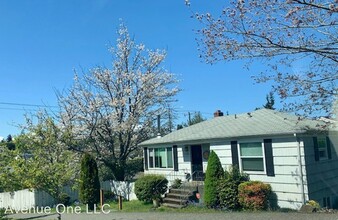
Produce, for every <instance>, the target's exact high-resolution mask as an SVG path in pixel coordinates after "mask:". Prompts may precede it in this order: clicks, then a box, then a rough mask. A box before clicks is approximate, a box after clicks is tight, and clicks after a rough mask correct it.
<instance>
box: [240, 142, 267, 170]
mask: <svg viewBox="0 0 338 220" xmlns="http://www.w3.org/2000/svg"><path fill="white" fill-rule="evenodd" d="M255 142H260V143H261V147H262V159H263V169H264V170H263V171H245V170H243V166H242V156H241V150H240V148H241V145H240V144H246V143H255ZM237 152H238V157H239V169H240V171H241V172H245V173H247V174H253V175H254V174H258V175H262V174H264V175H265V174H266V161H265V152H264V140H263V139H252V140H245V141H238V142H237ZM243 158H258V157H248V156H247V157H246V156H244V157H243Z"/></svg>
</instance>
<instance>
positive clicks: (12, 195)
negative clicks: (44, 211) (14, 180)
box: [0, 181, 137, 210]
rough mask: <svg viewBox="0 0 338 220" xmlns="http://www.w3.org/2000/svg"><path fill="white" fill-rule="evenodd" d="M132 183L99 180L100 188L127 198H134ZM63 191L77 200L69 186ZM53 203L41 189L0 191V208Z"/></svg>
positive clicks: (20, 208) (15, 208) (16, 208)
mask: <svg viewBox="0 0 338 220" xmlns="http://www.w3.org/2000/svg"><path fill="white" fill-rule="evenodd" d="M134 185H135V184H134V183H133V182H132V183H129V182H119V181H105V182H101V189H103V190H107V191H112V192H114V194H115V195H121V196H123V197H124V198H126V199H127V200H136V199H137V197H136V195H135V193H134ZM63 191H64V192H65V193H67V194H68V195H69V196H70V198H71V201H75V200H79V195H78V192H77V191H75V190H72V189H71V188H70V187H64V189H63ZM55 205H56V201H55V199H54V198H53V197H51V196H50V195H49V194H48V193H46V192H44V191H41V190H34V189H33V190H29V189H24V190H19V191H14V192H4V193H0V208H11V209H12V210H23V209H30V208H35V207H45V206H49V207H53V206H55Z"/></svg>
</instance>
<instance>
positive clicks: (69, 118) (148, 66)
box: [58, 24, 179, 180]
mask: <svg viewBox="0 0 338 220" xmlns="http://www.w3.org/2000/svg"><path fill="white" fill-rule="evenodd" d="M110 52H111V54H112V66H111V68H106V67H101V66H98V67H95V68H93V69H91V70H90V71H89V72H88V73H85V74H83V75H82V76H79V75H77V74H76V76H75V79H74V85H73V86H72V88H70V89H69V91H68V92H66V93H65V94H59V95H58V100H59V105H60V107H61V115H60V121H61V123H62V126H63V129H64V130H65V131H66V133H68V135H69V138H68V140H69V146H70V147H71V148H72V149H74V150H77V151H86V152H92V153H94V154H95V155H96V156H97V159H98V160H99V161H101V162H102V163H104V164H105V165H106V166H107V167H109V168H110V169H111V170H112V172H113V175H114V177H115V179H117V180H125V179H126V173H125V170H126V162H127V161H128V159H130V158H131V157H135V156H136V155H137V154H136V153H135V152H140V151H139V147H138V144H139V143H140V142H141V141H143V140H145V139H147V138H149V136H151V135H152V134H153V133H154V132H153V128H154V126H153V124H155V123H154V122H155V121H156V116H157V115H158V114H161V112H163V111H164V110H165V106H167V105H168V104H169V103H171V102H174V101H175V95H176V94H177V93H178V91H179V89H178V87H177V82H178V81H177V79H176V77H175V75H174V74H172V73H169V72H167V71H166V70H165V69H164V68H163V66H162V63H163V61H164V59H165V57H166V52H165V51H162V50H149V49H146V48H145V46H144V45H143V44H136V43H135V41H134V40H133V39H132V38H131V37H130V35H129V33H128V30H127V28H126V27H125V26H124V25H123V24H121V25H120V28H119V30H118V39H117V42H116V46H115V47H112V48H111V49H110Z"/></svg>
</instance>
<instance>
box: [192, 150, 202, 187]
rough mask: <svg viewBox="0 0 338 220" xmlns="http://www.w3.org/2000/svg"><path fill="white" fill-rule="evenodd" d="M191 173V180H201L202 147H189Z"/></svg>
mask: <svg viewBox="0 0 338 220" xmlns="http://www.w3.org/2000/svg"><path fill="white" fill-rule="evenodd" d="M191 173H192V180H197V181H201V180H203V179H202V178H203V164H202V146H201V145H192V146H191Z"/></svg>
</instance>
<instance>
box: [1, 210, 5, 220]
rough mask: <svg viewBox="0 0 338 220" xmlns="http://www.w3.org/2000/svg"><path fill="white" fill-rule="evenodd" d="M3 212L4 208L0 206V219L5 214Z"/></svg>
mask: <svg viewBox="0 0 338 220" xmlns="http://www.w3.org/2000/svg"><path fill="white" fill-rule="evenodd" d="M5 212H6V209H4V208H0V219H4V217H5V215H6V214H5Z"/></svg>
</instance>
